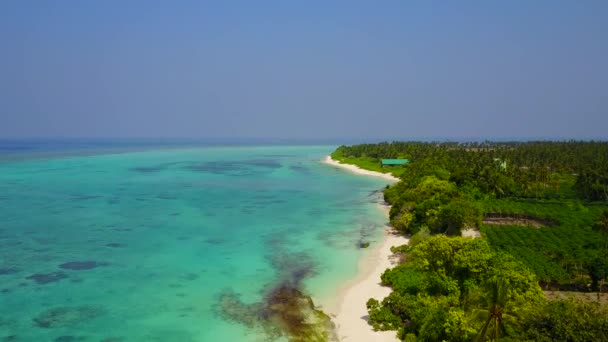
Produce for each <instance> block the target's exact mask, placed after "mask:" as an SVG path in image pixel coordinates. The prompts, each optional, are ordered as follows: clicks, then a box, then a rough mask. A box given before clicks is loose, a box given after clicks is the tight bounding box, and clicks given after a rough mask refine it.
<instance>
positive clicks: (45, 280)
mask: <svg viewBox="0 0 608 342" xmlns="http://www.w3.org/2000/svg"><path fill="white" fill-rule="evenodd" d="M67 277H68V276H67V274H65V273H63V272H52V273H36V274H32V275H31V276H29V277H27V278H25V279H30V280H33V281H35V282H36V283H37V284H40V285H45V284H49V283H54V282H57V281H60V280H61V279H65V278H67Z"/></svg>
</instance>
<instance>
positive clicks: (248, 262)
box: [0, 146, 386, 341]
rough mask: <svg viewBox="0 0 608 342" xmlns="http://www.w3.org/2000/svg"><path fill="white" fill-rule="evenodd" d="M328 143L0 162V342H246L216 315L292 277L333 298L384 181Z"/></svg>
mask: <svg viewBox="0 0 608 342" xmlns="http://www.w3.org/2000/svg"><path fill="white" fill-rule="evenodd" d="M332 150H333V147H332V146H315V147H311V146H295V147H294V146H275V147H269V146H264V147H197V148H181V149H170V150H162V149H158V150H148V151H145V152H129V153H118V154H98V155H94V154H93V155H87V156H72V157H70V156H63V157H54V158H46V159H41V158H38V159H36V158H32V159H27V158H25V159H22V160H18V161H5V162H2V163H0V256H1V259H0V339H2V338H12V339H13V340H15V341H54V340H56V341H104V340H107V341H257V340H261V339H263V338H264V337H265V336H263V335H260V332H258V331H255V330H250V329H248V328H246V327H243V326H241V325H239V324H237V323H234V322H230V321H227V320H225V319H223V318H222V316H221V315H220V314H219V313H218V309H217V307H218V301H219V298H220V296H221V294H222V293H225V292H226V291H231V292H234V293H237V294H238V295H239V296H240V299H241V300H242V301H243V302H245V303H253V302H259V301H261V300H262V298H263V297H264V295H265V294H266V292H267V291H268V290H269V289H270V288H271V287H272V286H274V285H276V284H277V283H278V282H280V281H281V280H284V279H285V278H289V277H293V276H298V275H294V274H291V273H292V272H294V271H295V270H298V269H299V268H302V267H307V268H308V267H309V270H311V271H312V272H310V273H307V274H306V275H307V277H306V278H305V279H304V281H303V284H304V291H305V292H306V293H308V294H310V295H312V297H313V299H315V302H316V303H323V302H324V299H327V298H331V297H332V296H333V295H335V294H336V291H337V289H338V288H339V287H340V285H341V284H343V283H344V282H345V281H347V280H348V279H350V278H352V277H353V276H354V275H355V274H356V271H357V265H358V260H359V259H360V258H361V257H362V256H363V255H364V254H365V253H366V250H361V249H359V248H358V246H357V245H358V242H359V241H371V242H372V243H374V241H378V240H379V239H380V238H381V236H382V230H383V226H384V223H385V218H384V217H383V214H382V213H381V211H379V210H378V208H377V204H376V203H377V201H378V194H377V192H375V191H376V190H378V189H380V188H382V187H383V186H384V185H386V181H384V180H381V179H375V178H372V177H362V176H357V175H352V174H350V173H347V172H345V171H343V170H338V169H335V168H333V167H331V166H328V165H325V164H322V163H320V162H319V161H320V160H321V159H322V157H323V156H325V155H327V154H328V153H329V152H331V151H332Z"/></svg>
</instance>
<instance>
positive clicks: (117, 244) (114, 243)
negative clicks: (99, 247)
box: [106, 242, 125, 248]
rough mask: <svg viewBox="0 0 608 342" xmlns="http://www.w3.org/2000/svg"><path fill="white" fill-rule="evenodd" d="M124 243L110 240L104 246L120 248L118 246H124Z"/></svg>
mask: <svg viewBox="0 0 608 342" xmlns="http://www.w3.org/2000/svg"><path fill="white" fill-rule="evenodd" d="M124 246H125V244H124V243H118V242H110V243H107V244H106V247H112V248H120V247H124Z"/></svg>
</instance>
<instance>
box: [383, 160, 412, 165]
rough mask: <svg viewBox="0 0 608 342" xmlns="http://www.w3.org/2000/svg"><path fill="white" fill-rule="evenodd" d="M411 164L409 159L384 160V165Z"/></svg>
mask: <svg viewBox="0 0 608 342" xmlns="http://www.w3.org/2000/svg"><path fill="white" fill-rule="evenodd" d="M409 162H410V161H409V160H407V159H382V165H405V164H407V163H409Z"/></svg>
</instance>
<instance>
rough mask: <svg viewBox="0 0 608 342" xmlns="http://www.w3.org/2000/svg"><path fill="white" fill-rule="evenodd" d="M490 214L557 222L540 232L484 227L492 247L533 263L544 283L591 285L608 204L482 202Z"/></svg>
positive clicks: (601, 241)
mask: <svg viewBox="0 0 608 342" xmlns="http://www.w3.org/2000/svg"><path fill="white" fill-rule="evenodd" d="M479 205H480V206H481V207H482V208H483V211H484V213H503V214H527V215H532V216H534V217H538V218H540V219H548V220H551V221H553V222H554V225H553V226H548V227H542V228H539V229H534V228H530V227H521V226H504V225H503V226H494V225H482V226H481V229H480V230H481V232H482V235H483V236H484V237H486V238H487V239H488V241H489V242H490V244H491V245H492V246H493V247H495V248H498V249H500V250H504V251H505V252H508V253H509V254H511V255H513V256H515V257H516V258H518V259H519V260H521V261H523V262H524V263H525V264H527V265H528V266H529V267H530V268H531V269H532V270H533V271H534V272H535V273H536V274H537V276H538V278H539V280H540V281H541V282H545V283H558V284H581V285H585V284H587V283H588V282H590V280H589V277H588V275H587V273H586V272H584V267H585V266H586V265H589V264H590V263H593V262H594V261H595V260H596V259H597V258H599V257H601V251H602V248H603V237H602V235H601V234H600V233H599V232H597V231H595V230H593V229H592V226H593V224H594V223H595V222H596V221H597V219H598V217H599V215H600V214H601V212H602V210H604V209H605V208H606V206H605V205H587V206H585V205H583V204H582V203H581V202H580V201H577V200H547V201H533V200H513V199H504V200H489V201H480V202H479Z"/></svg>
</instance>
